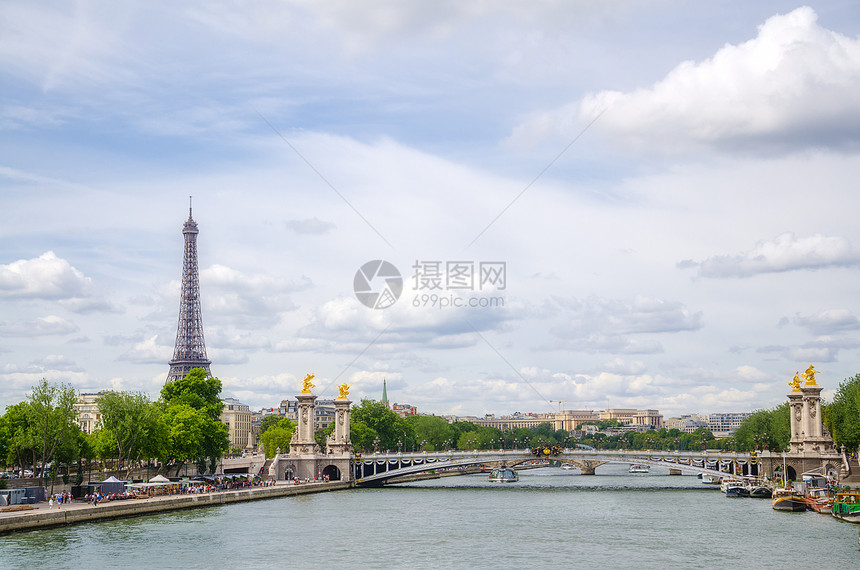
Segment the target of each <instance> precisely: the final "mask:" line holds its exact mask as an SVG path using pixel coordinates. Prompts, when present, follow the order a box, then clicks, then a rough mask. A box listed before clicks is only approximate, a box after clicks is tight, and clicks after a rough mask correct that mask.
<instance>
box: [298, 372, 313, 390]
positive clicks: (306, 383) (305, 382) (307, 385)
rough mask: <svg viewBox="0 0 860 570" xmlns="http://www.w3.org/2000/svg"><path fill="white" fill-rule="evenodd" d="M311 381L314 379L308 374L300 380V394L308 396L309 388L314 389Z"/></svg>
mask: <svg viewBox="0 0 860 570" xmlns="http://www.w3.org/2000/svg"><path fill="white" fill-rule="evenodd" d="M313 379H314V375H313V374H308V375H307V376H305V379H304V380H302V392H301V393H302V394H310V393H311V388H313V387H314V384H313V382H312V380H313Z"/></svg>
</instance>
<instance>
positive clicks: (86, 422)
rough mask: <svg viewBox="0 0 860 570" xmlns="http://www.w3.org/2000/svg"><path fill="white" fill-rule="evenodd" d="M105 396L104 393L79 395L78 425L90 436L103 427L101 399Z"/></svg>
mask: <svg viewBox="0 0 860 570" xmlns="http://www.w3.org/2000/svg"><path fill="white" fill-rule="evenodd" d="M103 395H104V391H101V392H96V393H94V394H78V401H77V402H75V411H77V413H78V424H79V425H80V426H81V431H82V432H84V433H87V434H90V433H93V432H94V431H95V430H97V429H99V427H101V426H100V423H101V416H100V415H99V398H101V397H102V396H103Z"/></svg>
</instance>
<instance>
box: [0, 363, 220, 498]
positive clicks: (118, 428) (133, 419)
mask: <svg viewBox="0 0 860 570" xmlns="http://www.w3.org/2000/svg"><path fill="white" fill-rule="evenodd" d="M220 393H221V381H220V380H218V379H217V378H207V377H206V373H205V372H204V371H203V370H202V369H200V368H195V369H194V370H192V371H191V372H189V373H188V375H187V376H186V377H185V378H183V379H181V380H177V381H174V382H170V383H168V384H165V385H164V387H163V388H162V390H161V397H160V398H159V399H158V400H157V401H154V402H153V401H151V400H150V399H149V397H148V396H147V395H145V394H143V393H136V392H106V393H105V394H103V395H102V396H101V397H100V398H99V400H98V414H99V422H98V423H97V426H98V429H96V430H95V431H94V432H93V433H91V434H86V433H84V432H83V431H82V430H81V428H80V425H79V423H78V418H77V414H76V411H75V407H74V404H75V402H76V400H77V396H76V395H75V391H74V388H72V386H70V385H68V384H63V383H60V384H52V383H49V382H48V381H47V380H44V379H43V380H42V381H41V382H40V383H39V384H38V385H36V386H34V387H33V390H32V392H31V394H30V396H29V398H28V399H27V400H25V401H23V402H20V403H18V404H14V405H11V406H8V407H7V408H6V412H5V413H4V414H3V415H2V416H0V464H2V466H3V468H4V469H8V468H12V469H17V470H19V471H23V470H24V469H25V468H28V467H32V468H33V470H34V471H35V472H36V475H37V476H39V477H41V479H42V481H43V483H44V484H45V485H46V486H47V482H48V478H49V476H51V477H56V476H57V474H58V473H59V472H61V473H62V477H63V482H64V483H68V482H69V481H70V466H75V470H76V475H75V478H74V482H75V483H76V484H80V483H81V482H82V481H83V478H84V472H85V471H88V470H90V469H91V467H92V465H91V462H92V461H93V460H96V459H98V460H99V461H100V465H104V467H105V468H110V469H114V470H118V471H122V470H125V471H126V472H128V471H130V470H131V469H132V468H133V467H134V466H136V465H140V464H151V463H155V462H157V463H160V464H161V465H162V466H163V467H164V468H165V469H166V470H167V471H170V470H171V469H175V472H176V473H177V474H178V473H179V471H180V469H181V468H182V466H183V465H184V464H185V462H186V461H192V462H196V463H197V467H198V470H199V472H200V473H205V472H206V471H207V470H208V471H210V472H213V473H214V471H215V469H216V466H217V463H218V459H220V458H221V457H222V456H223V455H224V454H225V453H226V452H227V451H228V438H227V435H228V428H227V426H226V425H225V424H224V423H222V422H221V421H220V419H219V417H220V415H221V409H222V407H223V405H222V403H221V398H220ZM55 465H58V466H60V469H54V468H53V466H55ZM43 466H47V468H42V467H43Z"/></svg>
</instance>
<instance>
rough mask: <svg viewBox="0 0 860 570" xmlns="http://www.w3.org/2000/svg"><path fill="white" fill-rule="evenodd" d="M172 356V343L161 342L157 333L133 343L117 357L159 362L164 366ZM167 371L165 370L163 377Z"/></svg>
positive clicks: (134, 360)
mask: <svg viewBox="0 0 860 570" xmlns="http://www.w3.org/2000/svg"><path fill="white" fill-rule="evenodd" d="M171 358H173V343H171V344H170V345H166V344H164V343H163V342H161V339H159V338H158V335H153V336H151V337H149V338H147V339H146V340H143V341H141V342H138V343H135V345H134V346H133V347H132V348H130V349H129V350H127V351H126V352H125V353H123V354H122V355H121V356H120V357H119V359H120V360H127V361H130V362H138V363H146V364H159V365H162V366H166V365H167V362H169V361H170V359H171ZM166 376H167V373H166V372H165V377H166Z"/></svg>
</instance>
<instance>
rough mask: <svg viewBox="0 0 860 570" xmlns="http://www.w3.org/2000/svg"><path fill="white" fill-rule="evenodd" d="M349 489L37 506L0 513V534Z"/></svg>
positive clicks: (294, 488)
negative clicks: (51, 507)
mask: <svg viewBox="0 0 860 570" xmlns="http://www.w3.org/2000/svg"><path fill="white" fill-rule="evenodd" d="M352 487H353V484H352V482H349V481H344V482H330V483H305V484H301V485H275V486H273V487H249V488H246V489H232V490H228V491H219V492H215V493H201V494H196V495H195V494H190V495H168V496H163V497H152V498H149V499H126V500H122V501H111V502H107V503H101V504H99V505H98V506H95V507H94V506H92V505H90V504H87V503H76V504H72V505H65V506H63V508H62V509H60V510H58V509H56V508H54V509H49V508H48V504H47V503H40V504H39V505H37V507H38V508H36V509H32V510H25V511H15V512H3V513H0V535H4V534H8V533H10V532H15V531H24V530H34V529H39V528H48V527H56V526H66V525H71V524H80V523H86V522H94V521H103V520H110V519H118V518H126V517H135V516H142V515H151V514H158V513H163V512H168V511H176V510H180V509H193V508H200V507H210V506H215V505H227V504H230V503H240V502H244V501H256V500H260V499H274V498H277V497H289V496H292V495H303V494H306V493H320V492H325V491H337V490H342V489H350V488H352Z"/></svg>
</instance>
